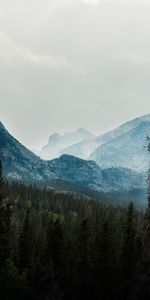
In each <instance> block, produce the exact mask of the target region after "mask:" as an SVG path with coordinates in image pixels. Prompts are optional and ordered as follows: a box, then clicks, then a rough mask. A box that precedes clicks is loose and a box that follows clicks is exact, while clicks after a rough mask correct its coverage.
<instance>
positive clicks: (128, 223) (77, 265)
mask: <svg viewBox="0 0 150 300" xmlns="http://www.w3.org/2000/svg"><path fill="white" fill-rule="evenodd" d="M145 220H146V221H145ZM148 222H149V221H148V217H147V216H146V214H144V213H143V212H141V211H137V210H136V209H135V208H134V205H133V203H130V204H129V206H128V208H124V207H121V206H116V207H112V206H110V205H106V204H104V203H103V202H102V201H101V202H98V201H96V200H90V199H87V197H84V196H83V195H82V196H81V197H76V196H75V195H74V194H71V193H65V192H61V191H59V192H56V191H55V190H46V189H38V188H36V187H35V186H25V185H23V184H19V183H11V184H10V183H9V184H8V183H7V182H4V180H3V177H2V168H1V167H0V298H1V299H2V300H3V299H4V300H5V299H8V300H9V299H11V300H13V299H14V300H18V299H19V300H25V299H26V300H28V299H32V300H60V299H62V300H67V299H69V300H80V299H82V300H84V299H86V300H98V299H99V300H100V299H101V300H105V299H106V300H107V299H119V300H121V299H137V300H138V299H139V300H140V299H145V298H148V299H149V297H150V288H149V286H150V260H149V255H148V254H145V253H146V251H145V247H148V246H145V245H144V242H143V240H144V238H143V236H144V232H145V226H146V228H148V225H149V223H148ZM145 224H146V225H145ZM149 239H150V236H148V235H147V245H149Z"/></svg>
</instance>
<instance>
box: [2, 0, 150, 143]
mask: <svg viewBox="0 0 150 300" xmlns="http://www.w3.org/2000/svg"><path fill="white" fill-rule="evenodd" d="M149 112H150V1H149V0H99V1H98V0H13V1H12V0H0V119H1V120H2V122H3V123H4V125H5V126H6V127H7V128H8V129H9V130H10V132H11V133H12V134H13V135H15V137H16V138H17V139H19V140H20V141H21V142H22V143H24V144H25V145H26V146H29V147H31V148H37V147H40V146H41V145H42V144H45V142H46V141H47V140H48V137H49V135H50V133H52V132H54V131H60V132H63V131H66V130H67V131H69V130H75V129H76V128H78V127H84V128H87V129H89V130H91V131H93V132H96V133H99V134H100V133H101V132H104V131H107V130H109V129H112V128H114V127H116V126H117V125H119V124H121V123H123V122H125V121H126V120H128V119H132V118H134V117H137V116H139V115H143V114H145V113H149Z"/></svg>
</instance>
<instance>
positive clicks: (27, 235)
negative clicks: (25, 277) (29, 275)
mask: <svg viewBox="0 0 150 300" xmlns="http://www.w3.org/2000/svg"><path fill="white" fill-rule="evenodd" d="M32 259H33V235H32V227H31V224H30V212H29V210H28V211H27V213H26V218H25V222H24V225H23V228H22V231H21V234H20V238H19V268H20V271H23V270H27V269H30V267H31V264H32Z"/></svg>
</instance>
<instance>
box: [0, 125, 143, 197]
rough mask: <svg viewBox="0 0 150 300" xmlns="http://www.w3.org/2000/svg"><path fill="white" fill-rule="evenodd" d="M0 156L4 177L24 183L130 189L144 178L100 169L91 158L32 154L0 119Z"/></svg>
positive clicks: (114, 189)
mask: <svg viewBox="0 0 150 300" xmlns="http://www.w3.org/2000/svg"><path fill="white" fill-rule="evenodd" d="M0 160H1V161H2V165H3V171H4V175H5V177H6V178H7V179H8V180H16V181H22V182H27V183H37V184H38V183H41V182H42V183H45V184H47V183H48V182H49V181H50V180H53V179H60V180H64V181H68V182H70V183H73V184H76V185H80V186H83V187H86V188H88V189H91V190H95V191H102V192H105V193H106V192H111V191H130V190H132V189H136V188H141V189H142V188H143V187H144V184H145V181H144V177H142V175H141V174H140V173H137V172H135V171H133V170H130V169H123V168H119V169H117V168H110V169H106V170H102V169H101V168H100V167H99V166H98V165H97V164H96V162H94V161H91V160H83V159H80V158H77V157H74V156H70V155H62V156H61V157H60V158H57V159H53V160H50V161H45V160H42V159H41V158H40V157H38V156H36V155H35V154H33V153H32V152H31V151H29V150H28V149H27V148H26V147H24V146H23V145H22V144H21V143H19V142H18V141H17V140H16V139H15V138H13V137H12V136H11V135H10V134H9V132H8V131H7V130H6V129H5V127H4V126H3V124H2V123H0Z"/></svg>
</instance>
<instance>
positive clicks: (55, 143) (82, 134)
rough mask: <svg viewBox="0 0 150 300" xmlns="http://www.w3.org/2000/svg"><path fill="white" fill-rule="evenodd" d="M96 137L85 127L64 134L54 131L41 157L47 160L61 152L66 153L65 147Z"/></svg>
mask: <svg viewBox="0 0 150 300" xmlns="http://www.w3.org/2000/svg"><path fill="white" fill-rule="evenodd" d="M94 137H95V136H94V134H92V133H91V132H89V131H87V130H85V129H83V128H79V129H78V130H77V131H75V132H66V133H64V134H63V135H60V134H58V133H54V134H52V135H51V136H50V138H49V141H48V144H47V145H45V146H44V147H43V148H42V150H41V152H40V157H41V158H43V159H47V160H49V159H53V158H57V157H59V156H60V155H61V154H66V153H65V152H63V149H65V148H67V147H70V146H72V145H75V144H78V143H80V142H83V141H86V140H89V139H93V138H94Z"/></svg>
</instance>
